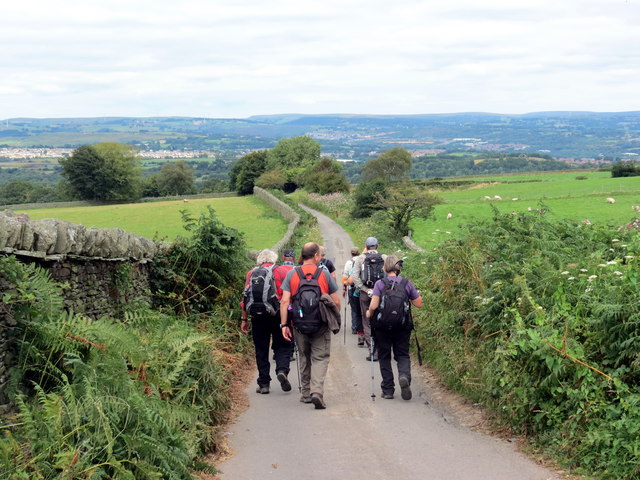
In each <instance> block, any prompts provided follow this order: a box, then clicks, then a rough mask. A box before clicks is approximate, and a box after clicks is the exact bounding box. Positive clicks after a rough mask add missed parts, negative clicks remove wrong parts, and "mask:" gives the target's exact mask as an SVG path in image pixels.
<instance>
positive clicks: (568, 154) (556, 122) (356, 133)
mask: <svg viewBox="0 0 640 480" xmlns="http://www.w3.org/2000/svg"><path fill="white" fill-rule="evenodd" d="M296 135H309V136H311V137H313V138H315V139H317V140H318V141H319V142H320V143H321V145H322V148H323V152H324V153H326V154H330V155H332V156H334V157H336V158H339V159H354V160H364V159H366V158H368V157H369V156H371V155H372V154H375V153H376V152H380V151H383V150H385V149H387V148H390V147H392V146H396V145H400V146H403V147H404V148H406V149H408V150H411V151H413V152H414V153H415V154H416V155H419V154H424V153H427V154H428V153H430V152H442V151H446V152H453V151H487V152H511V153H513V152H515V153H517V152H534V153H535V152H537V153H543V154H548V155H551V156H552V157H555V158H594V159H596V160H603V159H608V160H615V159H625V158H636V157H637V156H638V155H639V154H640V112H612V113H595V112H537V113H528V114H523V115H502V114H494V113H474V112H469V113H455V114H429V115H357V114H327V115H304V114H282V115H256V116H252V117H249V118H245V119H222V118H197V117H145V118H142V117H140V118H132V117H101V118H46V119H33V118H12V119H6V120H2V121H1V122H0V146H25V147H37V146H43V147H71V148H74V147H77V146H79V145H82V144H86V143H97V142H101V141H117V142H122V143H129V144H134V145H138V146H140V147H142V148H146V149H193V150H209V151H214V152H224V153H228V154H233V155H238V154H243V153H246V152H248V151H251V150H255V149H261V148H271V147H272V146H274V145H275V144H276V143H277V141H278V140H279V139H281V138H284V137H292V136H296Z"/></svg>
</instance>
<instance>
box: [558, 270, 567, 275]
mask: <svg viewBox="0 0 640 480" xmlns="http://www.w3.org/2000/svg"><path fill="white" fill-rule="evenodd" d="M560 275H569V272H568V271H566V270H565V271H564V272H562V273H561V274H560Z"/></svg>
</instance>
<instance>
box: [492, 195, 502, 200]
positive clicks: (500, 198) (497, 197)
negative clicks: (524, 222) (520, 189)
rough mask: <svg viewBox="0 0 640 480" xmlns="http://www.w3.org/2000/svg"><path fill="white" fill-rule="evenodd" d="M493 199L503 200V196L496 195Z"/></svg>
mask: <svg viewBox="0 0 640 480" xmlns="http://www.w3.org/2000/svg"><path fill="white" fill-rule="evenodd" d="M493 199H494V200H502V197H501V196H500V195H494V196H493Z"/></svg>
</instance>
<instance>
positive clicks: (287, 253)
mask: <svg viewBox="0 0 640 480" xmlns="http://www.w3.org/2000/svg"><path fill="white" fill-rule="evenodd" d="M282 256H283V257H295V256H296V252H295V251H293V250H292V249H290V248H288V249H286V250H285V251H284V252H282Z"/></svg>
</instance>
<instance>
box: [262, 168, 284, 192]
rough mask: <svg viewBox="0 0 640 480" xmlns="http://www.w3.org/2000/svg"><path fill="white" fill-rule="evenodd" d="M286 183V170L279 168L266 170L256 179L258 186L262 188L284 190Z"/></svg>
mask: <svg viewBox="0 0 640 480" xmlns="http://www.w3.org/2000/svg"><path fill="white" fill-rule="evenodd" d="M286 183H287V178H286V177H285V174H284V172H283V171H282V170H280V169H279V168H277V169H275V170H271V171H267V172H264V173H263V174H262V175H260V176H259V177H258V178H257V179H256V186H258V187H260V188H272V189H277V190H282V189H284V186H285V184H286Z"/></svg>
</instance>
